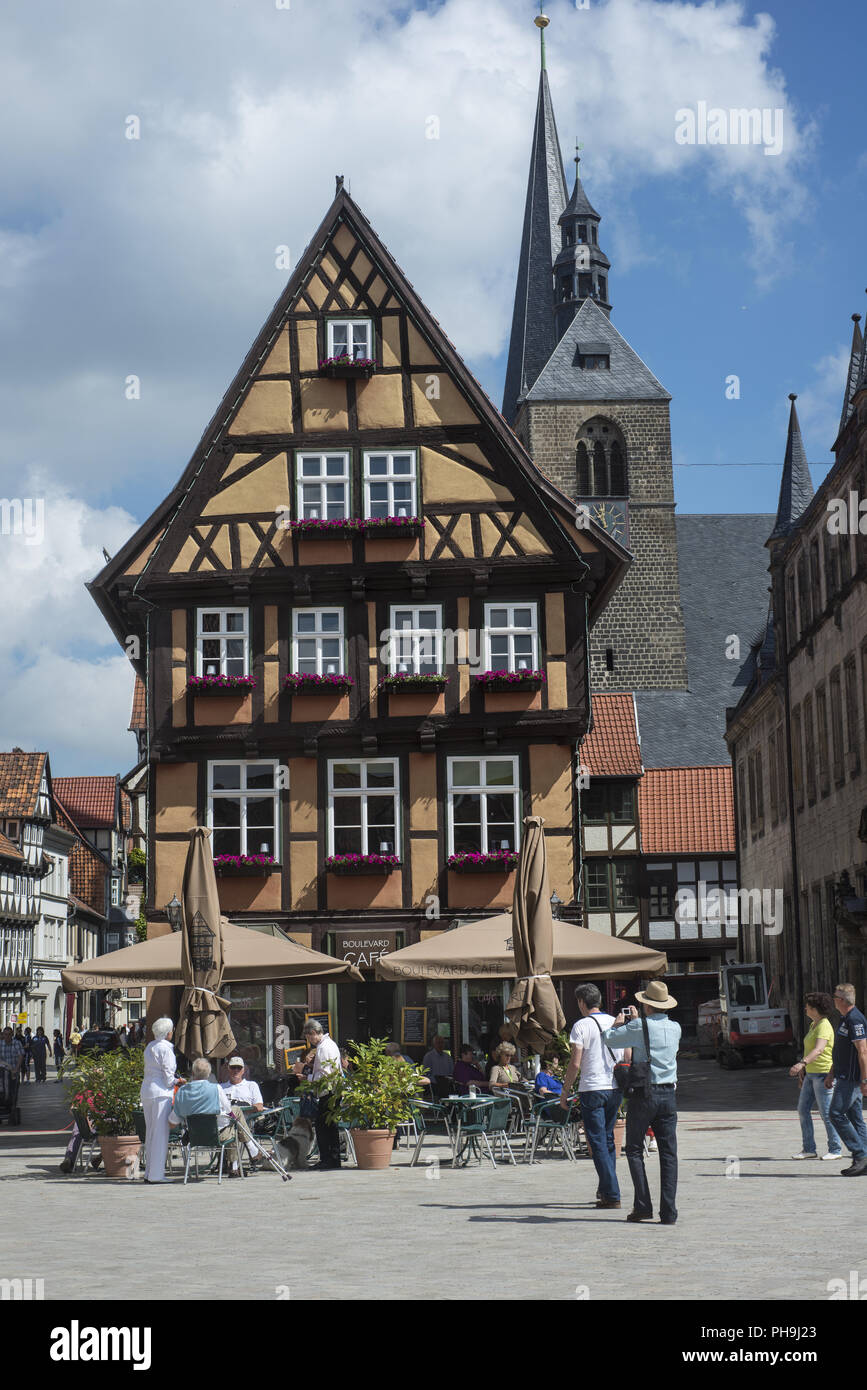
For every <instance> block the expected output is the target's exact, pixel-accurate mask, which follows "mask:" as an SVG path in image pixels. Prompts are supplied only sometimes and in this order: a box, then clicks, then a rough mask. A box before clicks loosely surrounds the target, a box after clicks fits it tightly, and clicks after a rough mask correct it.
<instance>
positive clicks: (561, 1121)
mask: <svg viewBox="0 0 867 1390" xmlns="http://www.w3.org/2000/svg"><path fill="white" fill-rule="evenodd" d="M577 1104H578V1101H577V1098H575V1097H573V1098H572V1099H570V1101H569V1107H568V1109H567V1111H566V1112H565V1114H564V1112H563V1110H562V1108H561V1106H560V1103H559V1101H556V1100H554V1101H551V1100H545V1101H542V1102H541V1103H540V1104H539V1105H537V1106H536V1108H535V1110H534V1112H533V1134H532V1139H531V1142H530V1145H529V1150H528V1152H527V1153H526V1154H525V1161H526V1162H527V1163H533V1162H535V1158H536V1149H537V1148H538V1145H539V1139H540V1137H541V1138H542V1141H543V1143H547V1147H548V1149H549V1151H550V1152H552V1153H553V1151H554V1147H555V1145H556V1144H557V1143H559V1144H560V1145H561V1146H562V1149H563V1152H564V1153H565V1154H566V1156H567V1157H568V1158H571V1159H574V1158H576V1157H577V1155H576V1153H575V1146H574V1144H573V1142H572V1136H571V1134H570V1132H569V1131H570V1129H571V1127H572V1125H573V1124H574V1123H575V1118H576V1115H577V1113H578V1112H577V1111H576V1106H577Z"/></svg>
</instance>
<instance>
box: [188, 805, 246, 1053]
mask: <svg viewBox="0 0 867 1390" xmlns="http://www.w3.org/2000/svg"><path fill="white" fill-rule="evenodd" d="M181 906H182V908H183V926H182V927H181V971H182V974H183V977H184V992H183V995H182V997H181V1006H180V1009H179V1011H178V1026H177V1028H176V1029H175V1038H174V1041H175V1047H176V1048H177V1049H178V1051H179V1052H183V1054H184V1056H185V1057H229V1056H230V1055H231V1053H232V1052H234V1050H235V1034H234V1033H233V1032H232V1028H231V1025H230V1023H229V1017H228V1014H229V1009H230V1007H231V1005H230V1003H229V1000H228V999H223V998H221V997H220V993H219V990H220V986H221V984H222V982H223V925H222V924H223V919H222V916H221V914H220V895H219V893H218V891H217V875H216V873H215V872H214V857H213V854H212V853H211V832H210V830H206V829H205V828H204V827H203V826H200V825H197V826H196V828H195V830H192V831H191V832H190V848H189V849H188V851H187V862H186V864H185V865H184V887H183V901H182V904H181Z"/></svg>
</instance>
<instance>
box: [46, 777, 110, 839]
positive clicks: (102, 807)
mask: <svg viewBox="0 0 867 1390" xmlns="http://www.w3.org/2000/svg"><path fill="white" fill-rule="evenodd" d="M54 793H55V796H56V797H57V799H58V800H59V801H61V802H62V803H63V807H64V809H65V810H66V811H68V813H69V814H70V816H72V819H73V820H74V821H77V822H78V824H79V825H83V826H85V827H86V828H87V829H88V830H93V829H100V830H111V829H112V828H113V827H114V818H115V806H116V797H117V778H116V777H55V779H54Z"/></svg>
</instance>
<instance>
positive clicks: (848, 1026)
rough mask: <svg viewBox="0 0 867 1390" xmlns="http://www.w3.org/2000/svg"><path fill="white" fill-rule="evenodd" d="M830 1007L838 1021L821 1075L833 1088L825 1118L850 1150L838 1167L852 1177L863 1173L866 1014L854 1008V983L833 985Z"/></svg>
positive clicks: (866, 1157) (866, 1149) (866, 1167)
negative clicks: (848, 1157) (849, 1156)
mask: <svg viewBox="0 0 867 1390" xmlns="http://www.w3.org/2000/svg"><path fill="white" fill-rule="evenodd" d="M834 1007H835V1008H836V1009H837V1012H838V1013H839V1014H840V1020H841V1021H840V1025H839V1027H838V1029H837V1036H836V1037H835V1039H834V1053H833V1058H832V1061H831V1070H830V1071H829V1072H828V1075H827V1076H826V1078H825V1085H826V1087H827V1089H828V1090H829V1091H830V1090H831V1088H832V1087H833V1089H834V1095H833V1098H832V1100H831V1108H830V1110H829V1111H828V1119H829V1120H830V1122H831V1124H832V1125H833V1126H834V1128H835V1129H836V1131H837V1133H838V1134H839V1136H840V1138H841V1139H842V1140H843V1143H844V1144H845V1145H846V1148H847V1149H849V1150H850V1151H851V1154H852V1162H851V1164H850V1166H849V1167H848V1168H843V1169H842V1176H843V1177H844V1178H856V1177H858V1176H859V1175H860V1174H862V1173H867V1125H865V1123H864V1110H863V1106H862V1101H861V1097H862V1096H867V1018H865V1017H864V1015H863V1014H862V1013H861V1010H860V1009H856V1008H855V986H854V985H838V986H837V988H836V989H835V990H834Z"/></svg>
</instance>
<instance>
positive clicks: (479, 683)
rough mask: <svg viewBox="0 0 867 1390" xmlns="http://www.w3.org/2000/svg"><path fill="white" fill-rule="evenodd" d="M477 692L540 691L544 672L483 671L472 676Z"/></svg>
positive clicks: (543, 680)
mask: <svg viewBox="0 0 867 1390" xmlns="http://www.w3.org/2000/svg"><path fill="white" fill-rule="evenodd" d="M473 684H474V686H475V688H476V689H477V690H540V689H541V688H542V686H543V685H544V684H545V672H544V671H483V672H482V673H481V675H477V676H473Z"/></svg>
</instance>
